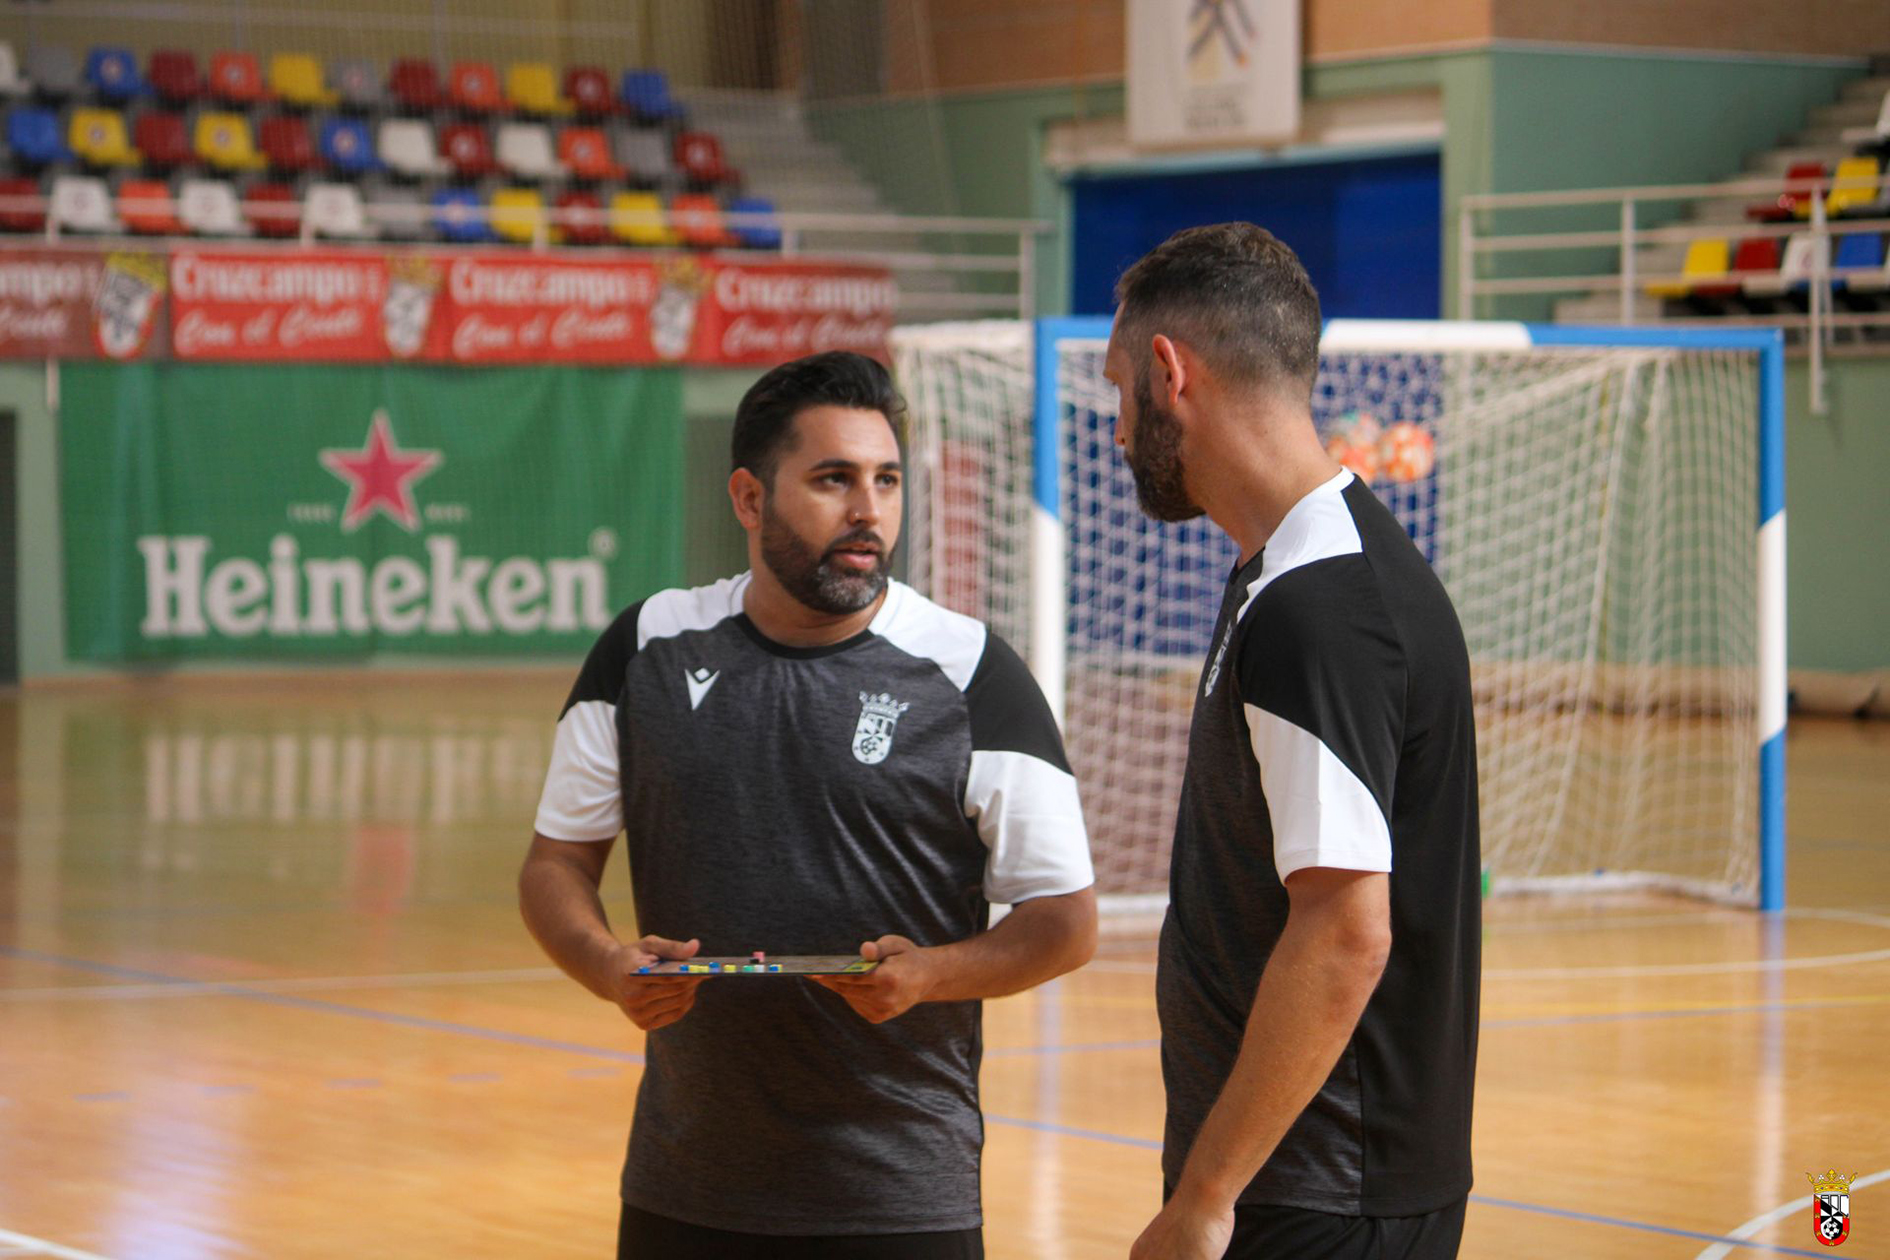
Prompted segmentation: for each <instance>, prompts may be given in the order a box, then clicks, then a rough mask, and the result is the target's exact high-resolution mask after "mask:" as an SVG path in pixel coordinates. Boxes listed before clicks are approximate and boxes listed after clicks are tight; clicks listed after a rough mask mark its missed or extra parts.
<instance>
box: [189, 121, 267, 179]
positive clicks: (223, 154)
mask: <svg viewBox="0 0 1890 1260" xmlns="http://www.w3.org/2000/svg"><path fill="white" fill-rule="evenodd" d="M195 140H196V145H195V147H196V150H197V156H198V157H199V158H201V159H202V160H203V161H204V162H205V163H206V164H208V165H210V166H213V167H215V168H216V169H218V170H220V171H259V170H261V169H262V168H263V167H264V166H267V165H268V163H267V162H265V161H264V160H263V156H262V154H260V153H258V152H256V140H255V137H254V136H253V135H251V134H250V130H249V119H247V118H245V117H244V116H243V115H241V114H236V113H228V112H222V111H217V110H211V111H207V112H205V113H202V114H198V115H197V134H196V136H195Z"/></svg>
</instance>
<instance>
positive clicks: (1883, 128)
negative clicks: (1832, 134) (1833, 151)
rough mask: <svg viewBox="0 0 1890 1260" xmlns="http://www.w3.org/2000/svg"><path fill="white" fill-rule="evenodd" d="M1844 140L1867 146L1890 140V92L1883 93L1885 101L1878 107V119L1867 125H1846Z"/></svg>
mask: <svg viewBox="0 0 1890 1260" xmlns="http://www.w3.org/2000/svg"><path fill="white" fill-rule="evenodd" d="M1844 141H1845V143H1847V144H1861V145H1863V146H1864V147H1865V148H1875V147H1877V146H1878V145H1879V144H1883V143H1886V142H1890V92H1885V93H1884V94H1883V103H1882V104H1881V105H1879V106H1878V107H1877V121H1875V122H1873V123H1871V124H1870V125H1868V126H1865V127H1846V128H1845V129H1844ZM1860 151H1861V150H1860Z"/></svg>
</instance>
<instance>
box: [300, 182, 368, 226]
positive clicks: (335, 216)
mask: <svg viewBox="0 0 1890 1260" xmlns="http://www.w3.org/2000/svg"><path fill="white" fill-rule="evenodd" d="M302 213H303V215H304V216H305V217H304V220H303V221H304V222H306V223H307V224H308V227H309V230H310V231H311V232H313V233H315V234H316V235H317V236H342V237H363V236H372V235H374V229H373V228H372V227H370V226H369V225H368V220H367V210H366V209H365V208H364V207H363V206H362V204H361V190H360V189H358V188H356V187H355V186H354V185H353V184H310V185H309V186H308V188H307V189H306V190H305V191H304V192H303V193H302Z"/></svg>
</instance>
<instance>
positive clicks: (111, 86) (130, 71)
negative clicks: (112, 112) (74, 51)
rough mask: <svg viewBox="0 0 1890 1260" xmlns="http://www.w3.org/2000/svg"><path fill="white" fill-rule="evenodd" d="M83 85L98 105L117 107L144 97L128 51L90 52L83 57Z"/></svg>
mask: <svg viewBox="0 0 1890 1260" xmlns="http://www.w3.org/2000/svg"><path fill="white" fill-rule="evenodd" d="M85 81H86V82H87V83H89V84H91V85H92V93H93V95H95V96H96V97H98V99H99V100H101V101H111V102H113V103H121V102H124V101H128V100H131V99H132V98H133V97H137V96H143V95H144V80H143V79H142V78H140V77H139V75H138V59H137V58H136V57H133V56H132V55H131V50H130V49H129V48H107V47H101V48H94V49H93V50H92V51H91V52H89V53H87V54H85Z"/></svg>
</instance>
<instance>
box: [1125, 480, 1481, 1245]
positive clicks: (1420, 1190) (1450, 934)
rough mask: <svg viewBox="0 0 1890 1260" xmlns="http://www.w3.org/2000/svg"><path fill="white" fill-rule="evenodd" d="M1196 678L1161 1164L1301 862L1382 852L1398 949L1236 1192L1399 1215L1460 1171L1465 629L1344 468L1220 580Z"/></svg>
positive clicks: (1465, 1074) (1203, 1109) (1168, 995)
mask: <svg viewBox="0 0 1890 1260" xmlns="http://www.w3.org/2000/svg"><path fill="white" fill-rule="evenodd" d="M1214 644H1215V646H1214V648H1213V649H1212V654H1211V655H1210V656H1209V658H1208V662H1207V665H1206V668H1205V669H1204V670H1203V672H1202V676H1201V689H1200V691H1199V692H1198V693H1197V694H1196V698H1195V712H1194V722H1193V726H1192V728H1191V731H1190V734H1189V743H1188V768H1187V774H1186V777H1185V780H1184V784H1183V787H1182V799H1181V807H1180V810H1179V814H1178V816H1177V819H1176V826H1175V847H1174V857H1173V862H1172V869H1171V872H1170V881H1171V882H1170V891H1169V897H1170V902H1169V909H1168V916H1167V919H1166V921H1165V922H1164V924H1163V927H1162V941H1161V960H1160V965H1159V968H1158V974H1157V980H1156V991H1157V1004H1158V1006H1159V1009H1160V1014H1161V1024H1162V1074H1163V1077H1164V1080H1165V1082H1166V1084H1167V1088H1168V1124H1167V1135H1166V1142H1165V1147H1164V1151H1163V1171H1164V1173H1165V1175H1166V1176H1167V1178H1168V1180H1169V1182H1170V1184H1174V1183H1175V1182H1176V1181H1178V1180H1179V1178H1180V1176H1181V1171H1182V1167H1183V1165H1184V1164H1185V1162H1186V1159H1187V1155H1188V1150H1189V1148H1190V1147H1191V1146H1192V1145H1193V1143H1194V1140H1195V1136H1196V1134H1197V1133H1198V1132H1199V1131H1200V1128H1201V1124H1202V1122H1203V1121H1204V1120H1205V1119H1206V1117H1207V1114H1208V1111H1209V1109H1210V1108H1211V1107H1212V1106H1213V1104H1214V1100H1215V1098H1216V1097H1217V1096H1218V1095H1219V1093H1220V1090H1221V1087H1222V1086H1223V1085H1224V1084H1225V1083H1226V1080H1227V1077H1228V1074H1229V1073H1230V1072H1231V1071H1232V1069H1233V1065H1234V1059H1235V1057H1236V1056H1237V1054H1238V1053H1239V1050H1240V1044H1241V1037H1242V1034H1243V1032H1244V1030H1245V1028H1246V1023H1247V1018H1248V1015H1249V1013H1250V1012H1251V1010H1252V1008H1253V999H1254V992H1255V989H1256V988H1257V986H1258V985H1259V982H1260V973H1261V971H1262V970H1263V969H1264V968H1265V966H1266V963H1267V959H1268V958H1269V957H1270V956H1271V954H1272V951H1273V947H1274V945H1275V944H1276V943H1277V942H1278V940H1279V938H1280V932H1281V930H1282V929H1283V928H1284V926H1285V924H1286V916H1287V909H1288V900H1287V891H1286V885H1285V880H1286V879H1287V877H1288V876H1290V875H1292V874H1293V872H1295V871H1298V870H1301V869H1304V868H1307V867H1335V868H1340V869H1345V870H1358V871H1388V872H1390V875H1391V880H1390V886H1391V956H1390V961H1389V963H1388V964H1387V966H1386V968H1385V973H1384V978H1383V980H1382V981H1380V983H1379V985H1378V988H1377V990H1376V992H1375V993H1374V994H1373V995H1372V998H1371V1000H1370V1002H1369V1003H1368V1004H1367V1006H1366V1008H1365V1012H1364V1014H1363V1016H1362V1017H1361V1018H1360V1020H1359V1024H1358V1027H1357V1029H1356V1030H1355V1031H1354V1033H1353V1035H1352V1038H1351V1041H1350V1043H1349V1044H1348V1045H1347V1046H1346V1048H1345V1051H1344V1053H1343V1054H1342V1055H1341V1056H1340V1058H1339V1062H1338V1064H1337V1066H1336V1067H1334V1069H1333V1071H1332V1074H1331V1076H1330V1077H1329V1078H1328V1079H1327V1081H1326V1083H1325V1085H1324V1086H1323V1087H1322V1088H1321V1089H1320V1091H1319V1093H1318V1095H1317V1096H1316V1097H1315V1098H1314V1099H1313V1101H1312V1103H1311V1104H1310V1105H1309V1106H1308V1107H1307V1108H1306V1110H1305V1111H1304V1112H1303V1113H1302V1114H1301V1115H1300V1117H1299V1119H1298V1120H1297V1121H1296V1122H1295V1123H1294V1124H1293V1126H1292V1127H1291V1129H1289V1130H1288V1132H1287V1134H1286V1136H1285V1138H1284V1139H1283V1140H1282V1141H1281V1142H1280V1145H1279V1147H1278V1148H1277V1149H1276V1150H1275V1152H1274V1154H1273V1156H1272V1157H1271V1158H1270V1159H1269V1160H1268V1161H1267V1163H1266V1164H1265V1166H1264V1167H1262V1168H1261V1170H1260V1172H1259V1174H1258V1175H1257V1176H1256V1177H1255V1178H1254V1179H1253V1181H1252V1183H1251V1184H1250V1185H1249V1186H1248V1187H1247V1189H1246V1190H1245V1191H1244V1192H1243V1193H1242V1194H1241V1196H1240V1202H1242V1203H1254V1204H1276V1205H1283V1206H1290V1207H1302V1208H1309V1209H1313V1210H1316V1211H1321V1212H1331V1213H1337V1214H1342V1215H1363V1216H1415V1215H1420V1214H1422V1213H1426V1212H1430V1211H1433V1210H1436V1209H1437V1208H1440V1207H1443V1206H1445V1205H1447V1204H1449V1203H1451V1202H1452V1201H1454V1200H1456V1199H1459V1198H1461V1197H1462V1196H1464V1195H1465V1194H1467V1193H1468V1192H1469V1189H1470V1106H1471V1091H1472V1085H1473V1081H1474V1076H1475V1068H1476V1043H1477V989H1478V969H1479V965H1480V962H1479V960H1480V932H1481V928H1480V923H1481V906H1480V902H1479V861H1480V859H1479V853H1478V839H1477V778H1476V731H1475V722H1474V717H1473V713H1472V708H1471V693H1470V663H1469V655H1468V653H1467V651H1466V650H1465V647H1464V640H1463V631H1462V628H1461V627H1460V626H1459V624H1458V621H1457V615H1456V612H1455V610H1454V609H1453V608H1452V607H1451V604H1450V599H1449V597H1448V596H1447V595H1446V594H1445V593H1444V588H1443V585H1442V583H1440V582H1439V581H1438V580H1437V576H1436V574H1435V573H1433V572H1432V570H1431V567H1430V566H1429V565H1428V564H1427V563H1425V561H1424V557H1423V556H1422V554H1420V553H1419V551H1418V550H1417V548H1416V547H1415V546H1414V545H1413V544H1412V542H1411V540H1410V538H1409V537H1408V536H1407V535H1406V534H1405V532H1404V528H1403V526H1401V525H1400V524H1399V523H1398V521H1397V520H1396V518H1394V517H1393V516H1392V515H1391V513H1390V512H1389V511H1388V510H1387V509H1386V508H1385V507H1384V505H1383V504H1381V503H1380V502H1379V501H1378V499H1377V498H1376V497H1375V496H1374V495H1373V494H1372V493H1371V491H1370V490H1369V489H1367V488H1366V486H1365V485H1364V484H1363V483H1362V482H1360V481H1358V480H1357V479H1356V478H1355V477H1353V476H1352V474H1351V473H1349V472H1347V473H1341V474H1339V475H1338V476H1336V477H1334V478H1333V479H1332V480H1331V481H1328V482H1326V483H1325V484H1324V485H1322V486H1320V487H1319V488H1318V489H1316V490H1314V491H1313V492H1312V493H1310V494H1308V495H1307V496H1306V497H1305V498H1303V499H1301V500H1300V501H1299V502H1298V503H1297V504H1295V505H1294V506H1293V508H1292V510H1291V511H1290V512H1288V513H1287V514H1286V517H1285V518H1284V519H1283V520H1282V521H1281V522H1280V524H1279V527H1278V528H1277V529H1276V530H1275V531H1274V533H1273V536H1272V537H1271V538H1270V539H1269V540H1268V542H1267V545H1266V547H1265V548H1264V549H1263V550H1262V551H1261V552H1260V554H1259V555H1256V556H1255V557H1253V559H1252V560H1250V561H1248V562H1247V563H1246V564H1244V565H1242V566H1240V568H1239V569H1238V570H1237V571H1236V572H1235V573H1234V574H1233V576H1232V577H1231V579H1230V580H1229V582H1228V585H1227V593H1226V595H1225V597H1224V599H1223V603H1222V607H1221V614H1220V620H1219V622H1218V624H1217V625H1216V627H1215V633H1214Z"/></svg>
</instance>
